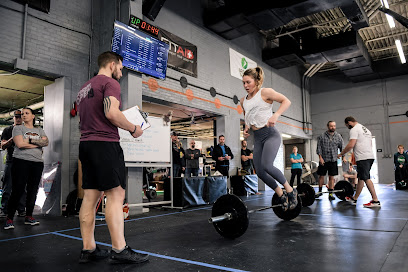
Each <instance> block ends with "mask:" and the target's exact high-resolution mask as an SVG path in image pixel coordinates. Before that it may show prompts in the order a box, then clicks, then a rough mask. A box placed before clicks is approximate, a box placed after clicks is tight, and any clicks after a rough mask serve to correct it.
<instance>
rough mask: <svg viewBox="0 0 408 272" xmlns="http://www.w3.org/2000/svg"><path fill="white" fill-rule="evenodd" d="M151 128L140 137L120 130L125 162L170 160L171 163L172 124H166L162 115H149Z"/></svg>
mask: <svg viewBox="0 0 408 272" xmlns="http://www.w3.org/2000/svg"><path fill="white" fill-rule="evenodd" d="M147 119H148V121H149V123H150V125H151V127H150V128H148V129H146V130H144V131H143V135H142V136H140V137H139V138H133V137H132V136H131V135H130V133H129V132H127V131H123V130H119V136H120V145H121V146H122V149H123V154H124V156H125V162H168V163H170V124H169V125H167V126H166V125H164V123H163V119H162V118H160V117H151V116H149V117H148V118H147Z"/></svg>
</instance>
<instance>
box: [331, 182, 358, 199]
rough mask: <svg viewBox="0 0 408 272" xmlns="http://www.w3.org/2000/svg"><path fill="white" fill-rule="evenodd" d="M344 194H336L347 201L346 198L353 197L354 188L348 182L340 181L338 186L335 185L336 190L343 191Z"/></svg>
mask: <svg viewBox="0 0 408 272" xmlns="http://www.w3.org/2000/svg"><path fill="white" fill-rule="evenodd" d="M343 189H344V192H337V193H335V194H336V196H337V197H338V198H339V199H341V200H346V196H353V195H354V190H353V186H352V185H351V184H350V182H348V181H347V180H339V181H338V182H337V183H336V185H334V190H335V191H337V190H343Z"/></svg>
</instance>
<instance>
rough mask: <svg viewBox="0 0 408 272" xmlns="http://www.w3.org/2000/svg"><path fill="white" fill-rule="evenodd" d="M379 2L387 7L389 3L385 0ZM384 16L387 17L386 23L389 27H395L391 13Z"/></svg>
mask: <svg viewBox="0 0 408 272" xmlns="http://www.w3.org/2000/svg"><path fill="white" fill-rule="evenodd" d="M381 3H382V5H383V6H384V7H386V8H387V9H389V8H390V5H388V1H387V0H381ZM385 18H387V21H388V24H389V25H390V27H391V28H394V27H395V22H394V18H392V16H391V15H388V14H385Z"/></svg>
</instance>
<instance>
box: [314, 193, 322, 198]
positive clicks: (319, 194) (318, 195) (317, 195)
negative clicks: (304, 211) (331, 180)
mask: <svg viewBox="0 0 408 272" xmlns="http://www.w3.org/2000/svg"><path fill="white" fill-rule="evenodd" d="M322 194H323V193H322V192H317V193H316V194H315V198H319V197H320V196H321V195H322Z"/></svg>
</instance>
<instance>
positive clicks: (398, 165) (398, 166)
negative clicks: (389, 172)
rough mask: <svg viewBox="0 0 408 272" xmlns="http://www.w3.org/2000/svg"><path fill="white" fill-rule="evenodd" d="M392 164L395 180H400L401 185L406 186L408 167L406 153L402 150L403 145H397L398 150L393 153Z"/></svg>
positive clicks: (407, 155) (397, 181)
mask: <svg viewBox="0 0 408 272" xmlns="http://www.w3.org/2000/svg"><path fill="white" fill-rule="evenodd" d="M394 166H395V182H396V183H399V182H401V185H402V186H403V187H405V186H406V182H407V181H408V180H407V179H408V177H407V174H408V173H407V172H408V170H407V168H408V154H407V153H405V152H404V146H403V145H398V152H397V153H395V154H394Z"/></svg>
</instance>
